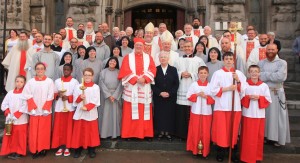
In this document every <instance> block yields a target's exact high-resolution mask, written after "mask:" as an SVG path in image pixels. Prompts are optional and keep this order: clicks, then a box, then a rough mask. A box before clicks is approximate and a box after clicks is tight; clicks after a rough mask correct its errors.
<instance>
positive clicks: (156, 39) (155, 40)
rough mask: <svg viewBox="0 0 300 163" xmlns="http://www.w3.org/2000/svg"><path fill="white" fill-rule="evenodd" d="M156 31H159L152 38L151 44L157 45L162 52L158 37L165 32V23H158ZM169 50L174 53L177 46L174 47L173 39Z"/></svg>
mask: <svg viewBox="0 0 300 163" xmlns="http://www.w3.org/2000/svg"><path fill="white" fill-rule="evenodd" d="M158 31H159V33H158V35H157V36H154V37H153V43H154V44H157V45H158V46H159V48H160V50H162V44H161V43H162V42H161V39H160V36H161V35H162V34H163V33H164V32H165V31H167V25H166V24H165V23H160V24H159V26H158ZM172 37H173V36H172ZM171 49H172V50H174V51H175V50H177V45H176V43H175V41H174V39H173V41H172V45H171Z"/></svg>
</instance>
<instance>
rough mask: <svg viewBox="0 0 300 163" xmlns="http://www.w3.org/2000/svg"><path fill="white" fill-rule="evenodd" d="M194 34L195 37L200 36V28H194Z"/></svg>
mask: <svg viewBox="0 0 300 163" xmlns="http://www.w3.org/2000/svg"><path fill="white" fill-rule="evenodd" d="M194 35H196V36H197V37H200V35H201V33H200V29H194Z"/></svg>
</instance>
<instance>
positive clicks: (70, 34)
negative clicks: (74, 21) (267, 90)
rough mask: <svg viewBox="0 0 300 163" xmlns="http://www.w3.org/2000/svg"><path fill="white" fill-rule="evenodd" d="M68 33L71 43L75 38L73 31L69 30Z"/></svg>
mask: <svg viewBox="0 0 300 163" xmlns="http://www.w3.org/2000/svg"><path fill="white" fill-rule="evenodd" d="M68 33H69V41H71V39H72V38H73V30H71V29H68Z"/></svg>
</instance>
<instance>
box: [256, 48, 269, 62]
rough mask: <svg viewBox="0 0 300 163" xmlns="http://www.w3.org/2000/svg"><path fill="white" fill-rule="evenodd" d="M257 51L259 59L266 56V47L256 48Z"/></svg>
mask: <svg viewBox="0 0 300 163" xmlns="http://www.w3.org/2000/svg"><path fill="white" fill-rule="evenodd" d="M258 51H259V60H263V59H265V58H266V51H267V49H266V48H258Z"/></svg>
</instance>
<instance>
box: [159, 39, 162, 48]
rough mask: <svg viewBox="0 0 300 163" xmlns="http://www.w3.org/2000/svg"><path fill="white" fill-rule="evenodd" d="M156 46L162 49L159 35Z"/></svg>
mask: <svg viewBox="0 0 300 163" xmlns="http://www.w3.org/2000/svg"><path fill="white" fill-rule="evenodd" d="M158 46H159V49H160V50H162V44H161V39H160V37H158Z"/></svg>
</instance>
